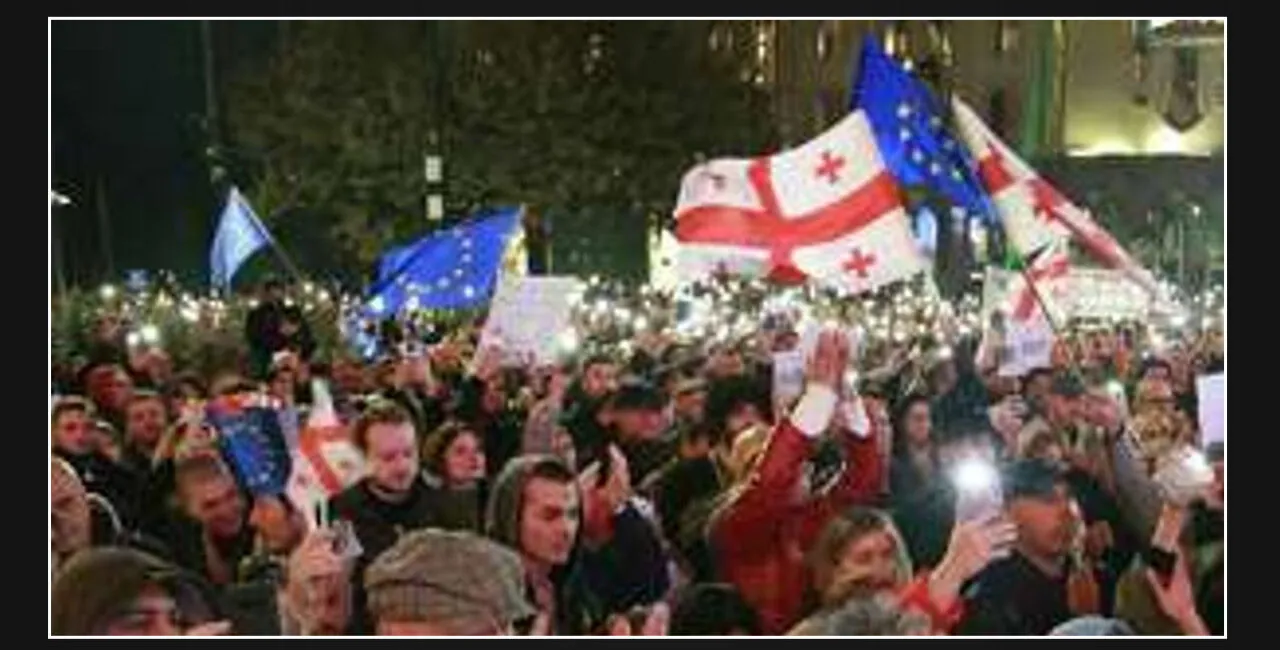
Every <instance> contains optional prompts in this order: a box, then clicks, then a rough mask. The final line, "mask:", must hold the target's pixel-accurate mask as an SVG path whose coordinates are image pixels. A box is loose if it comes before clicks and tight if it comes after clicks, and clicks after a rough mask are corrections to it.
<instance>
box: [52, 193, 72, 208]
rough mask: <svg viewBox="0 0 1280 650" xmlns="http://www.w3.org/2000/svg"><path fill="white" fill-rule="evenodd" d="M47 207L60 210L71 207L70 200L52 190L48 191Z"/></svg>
mask: <svg viewBox="0 0 1280 650" xmlns="http://www.w3.org/2000/svg"><path fill="white" fill-rule="evenodd" d="M49 205H51V206H53V207H55V208H61V207H63V206H67V205H71V199H69V198H67V197H66V196H65V195H63V194H59V193H58V192H56V191H54V190H49Z"/></svg>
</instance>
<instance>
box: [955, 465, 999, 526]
mask: <svg viewBox="0 0 1280 650" xmlns="http://www.w3.org/2000/svg"><path fill="white" fill-rule="evenodd" d="M951 480H952V482H954V483H955V486H956V492H957V494H958V498H957V501H956V520H957V521H973V520H980V519H986V518H988V517H992V516H995V515H997V514H999V513H1000V511H1001V510H1002V509H1003V508H1004V496H1003V494H1002V492H1001V488H1000V475H999V473H997V472H996V468H995V467H994V466H993V465H992V464H991V463H989V462H987V461H984V460H981V459H977V458H969V459H965V460H963V461H961V462H960V463H959V464H958V465H957V466H956V468H955V470H953V471H952V473H951Z"/></svg>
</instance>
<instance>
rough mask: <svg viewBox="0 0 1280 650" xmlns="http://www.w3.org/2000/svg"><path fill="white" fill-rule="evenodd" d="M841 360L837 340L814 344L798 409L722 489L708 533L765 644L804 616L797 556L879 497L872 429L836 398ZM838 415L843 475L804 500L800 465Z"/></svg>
mask: <svg viewBox="0 0 1280 650" xmlns="http://www.w3.org/2000/svg"><path fill="white" fill-rule="evenodd" d="M848 358H849V343H848V339H847V338H846V336H845V335H844V334H842V333H837V332H826V333H824V334H823V335H822V336H820V337H819V339H818V344H817V347H816V348H815V350H814V354H813V357H812V358H811V359H810V360H809V367H808V369H807V371H806V384H807V385H806V388H805V392H804V394H803V395H802V396H801V398H800V401H799V402H798V403H797V404H796V407H795V409H793V410H792V412H791V415H790V416H789V417H788V418H784V419H783V420H782V421H780V422H779V423H778V424H777V425H776V426H775V427H774V429H773V431H772V432H771V433H770V435H769V439H768V442H767V443H766V445H765V448H764V451H763V453H762V454H761V456H760V457H759V459H758V461H757V462H756V463H755V466H754V467H753V468H752V469H750V470H749V471H747V472H745V473H744V476H743V478H742V479H741V480H740V481H739V482H738V483H737V484H736V485H735V486H734V487H733V488H730V490H729V492H728V493H727V494H726V495H725V503H726V504H725V505H724V506H722V507H721V508H720V509H719V510H718V511H717V512H716V513H715V514H714V515H713V517H712V520H711V523H710V525H709V527H708V528H709V530H708V536H709V538H710V541H711V544H712V547H713V548H714V549H715V555H716V558H717V563H718V565H719V566H718V567H717V568H718V570H719V573H720V576H721V578H723V579H724V580H725V581H726V582H729V583H732V584H733V585H734V586H736V587H737V588H738V590H739V591H740V592H741V593H742V596H743V598H744V599H745V600H746V602H747V603H748V604H750V605H751V606H752V607H753V608H754V609H755V610H756V611H757V612H758V613H759V615H760V621H761V628H762V631H763V632H764V633H765V634H770V635H773V634H782V633H785V632H786V631H787V630H789V629H790V628H791V627H792V626H794V625H795V624H796V623H797V622H798V621H799V620H800V617H801V616H802V615H803V607H804V596H805V590H806V582H807V579H806V576H807V571H806V568H805V555H806V552H807V551H808V549H809V547H810V546H811V545H812V543H813V541H814V540H815V539H816V538H817V535H818V533H819V532H820V531H821V529H822V527H823V526H825V525H826V523H827V521H829V520H830V519H831V518H832V517H833V516H835V515H836V513H838V512H839V511H840V510H842V509H844V508H847V507H849V506H852V505H855V504H864V503H870V502H871V501H873V500H874V499H875V498H876V496H877V495H878V493H879V490H880V477H881V472H882V471H883V470H882V468H881V464H880V459H879V451H878V447H877V445H876V432H875V431H874V430H873V429H874V426H873V425H871V424H869V423H868V419H867V418H866V417H865V414H861V417H859V416H858V410H859V405H858V404H857V402H856V397H853V399H852V400H845V401H842V400H841V397H840V394H841V392H842V391H843V385H842V384H843V376H844V372H845V369H846V365H847V363H848ZM837 410H841V411H842V412H843V413H842V415H844V416H845V417H843V418H841V419H843V420H844V422H842V423H838V427H837V429H838V430H839V432H838V433H837V434H836V435H838V436H839V437H840V440H841V446H842V447H843V448H844V449H843V451H844V458H845V468H844V470H843V471H842V472H841V474H840V476H839V477H838V478H837V479H836V481H835V483H834V485H833V486H832V487H831V488H830V489H827V490H825V491H824V492H823V493H821V494H813V493H812V491H811V490H810V488H809V486H808V485H806V484H805V480H804V479H805V464H806V461H807V460H808V459H809V457H810V454H811V453H812V452H813V451H814V449H815V447H816V446H817V443H818V440H819V438H820V437H821V436H822V435H823V434H824V433H826V432H827V430H828V428H829V426H830V425H831V424H832V419H833V416H835V415H836V412H837Z"/></svg>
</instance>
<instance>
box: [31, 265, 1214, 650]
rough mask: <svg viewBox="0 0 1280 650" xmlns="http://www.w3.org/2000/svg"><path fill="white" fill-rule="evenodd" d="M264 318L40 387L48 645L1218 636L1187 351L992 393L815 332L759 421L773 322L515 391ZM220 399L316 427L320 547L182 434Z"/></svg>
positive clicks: (390, 336) (1130, 343) (531, 377)
mask: <svg viewBox="0 0 1280 650" xmlns="http://www.w3.org/2000/svg"><path fill="white" fill-rule="evenodd" d="M283 291H284V290H283V287H281V286H279V285H277V284H274V283H269V284H268V285H267V286H265V287H264V289H263V293H262V295H261V297H260V302H259V304H258V306H257V307H256V308H255V309H254V311H253V312H252V313H251V314H250V315H249V317H248V319H247V320H246V325H245V350H246V354H245V355H244V357H243V359H242V362H241V363H239V364H237V365H235V366H232V367H226V368H220V369H218V370H217V371H216V372H212V373H201V372H196V371H194V369H191V368H174V367H172V366H173V364H172V362H171V361H170V359H169V357H168V356H167V355H166V354H165V353H164V351H163V350H162V349H161V348H160V347H159V346H139V345H134V344H131V343H130V342H127V341H125V340H124V336H123V333H122V332H121V330H120V328H118V327H112V326H111V324H110V323H102V324H101V325H102V326H101V327H98V328H96V330H95V332H94V335H93V337H92V338H93V346H92V347H91V348H90V349H89V350H88V352H87V354H86V358H85V363H83V365H82V367H79V368H75V369H74V372H67V373H65V374H62V375H60V376H56V377H54V378H53V381H54V392H55V393H57V397H56V398H55V400H54V402H53V405H52V408H51V442H52V445H51V448H52V455H51V462H52V466H51V467H52V469H51V510H52V551H51V562H52V571H53V582H52V585H53V586H52V594H51V607H52V632H53V633H54V634H55V635H105V634H226V633H232V634H259V635H302V634H307V635H312V634H315V635H319V634H379V635H489V634H521V635H591V634H603V635H624V634H626V635H641V634H644V635H667V634H669V635H783V634H797V635H915V634H954V635H1046V634H1051V633H1052V634H1068V635H1070V634H1087V635H1097V634H1140V635H1164V634H1171V635H1205V634H1223V633H1224V627H1223V625H1224V623H1223V621H1224V610H1225V593H1224V586H1223V585H1224V557H1225V544H1224V534H1223V512H1224V488H1223V485H1224V483H1223V480H1224V478H1223V471H1224V470H1223V467H1224V465H1223V458H1224V451H1225V450H1224V446H1223V445H1222V444H1221V443H1217V444H1212V445H1206V444H1204V442H1205V441H1204V440H1203V439H1202V432H1201V431H1200V429H1199V424H1198V417H1197V415H1198V414H1197V409H1198V408H1199V406H1198V399H1197V395H1196V390H1197V388H1196V378H1197V377H1198V376H1202V375H1207V374H1213V373H1219V372H1222V369H1223V341H1222V336H1221V333H1220V332H1219V331H1216V330H1209V331H1205V332H1203V333H1198V334H1197V335H1196V336H1195V337H1193V338H1190V339H1189V340H1176V341H1172V342H1169V343H1167V344H1164V345H1162V346H1161V347H1159V348H1157V347H1155V346H1154V345H1153V344H1152V343H1151V342H1150V341H1149V340H1146V339H1143V338H1142V337H1137V336H1131V335H1129V333H1128V332H1123V331H1119V330H1117V329H1114V328H1112V329H1102V330H1098V331H1094V332H1088V333H1084V332H1073V333H1072V334H1070V335H1066V334H1065V333H1064V336H1063V337H1062V338H1060V339H1059V341H1058V345H1057V347H1056V348H1055V350H1054V354H1053V357H1052V362H1051V364H1050V366H1049V367H1043V368H1035V369H1033V370H1031V371H1029V372H1026V373H1025V374H1022V375H1021V376H1016V377H1011V376H1002V375H1001V374H1000V373H999V372H998V368H999V367H1000V365H1001V354H1002V353H1001V346H1000V345H999V342H998V341H997V342H996V343H995V344H991V343H990V340H988V341H987V344H983V345H980V344H979V337H980V334H981V332H972V333H969V334H968V335H967V336H966V335H961V336H957V337H955V338H954V340H953V341H952V342H951V344H950V345H946V346H943V345H935V346H932V347H930V348H929V349H927V350H923V351H922V349H921V348H920V347H919V346H918V345H916V342H914V341H894V340H893V339H888V340H884V341H877V342H875V343H874V344H866V341H859V340H858V335H854V336H852V337H851V336H849V335H848V332H849V331H850V329H849V328H848V327H843V326H842V329H840V330H839V331H834V330H827V331H824V332H823V333H822V334H821V335H820V336H818V337H817V340H816V341H814V342H812V343H811V344H810V346H809V347H811V349H806V350H805V352H806V357H807V358H806V363H805V369H804V379H803V384H802V385H803V389H802V390H801V391H800V393H799V395H779V394H778V391H777V390H775V389H776V388H777V387H776V385H775V373H774V368H773V364H774V359H775V358H776V357H775V355H776V354H778V353H780V352H786V351H791V350H796V349H799V348H801V347H803V345H804V344H803V342H802V338H803V337H802V336H801V334H802V333H801V331H800V329H801V328H800V327H799V323H795V322H789V321H788V320H787V319H764V318H761V319H756V320H755V321H753V322H736V323H734V326H733V328H729V327H728V324H726V325H725V327H723V328H720V329H719V330H716V328H714V327H712V328H707V329H706V330H704V331H701V332H695V333H693V334H691V335H690V334H688V333H685V332H682V333H681V335H679V336H677V335H676V334H675V331H676V327H675V326H674V323H664V322H662V321H661V319H659V318H656V317H655V318H650V319H649V322H647V323H645V324H644V326H642V327H634V328H632V329H631V330H628V331H626V332H613V333H612V334H611V335H610V337H606V338H602V339H599V340H589V339H587V338H584V340H583V344H582V345H581V346H580V348H579V349H578V350H577V353H576V354H572V355H568V354H567V355H565V356H564V358H563V359H562V360H561V361H559V362H556V363H547V364H534V363H523V364H517V365H512V364H511V363H509V362H508V360H507V359H508V356H509V355H505V354H504V350H503V349H501V347H500V346H496V345H489V346H481V345H479V342H480V323H471V322H463V323H458V324H456V325H452V326H450V327H449V328H444V327H442V326H441V327H436V328H435V329H434V330H433V331H432V332H431V335H430V336H426V335H425V334H423V333H422V332H421V330H419V329H415V328H412V327H395V326H390V325H389V326H387V327H384V328H383V329H382V331H381V332H379V335H380V339H381V346H380V349H381V352H380V354H379V355H378V356H377V357H375V358H371V359H364V358H361V357H359V356H356V355H353V354H350V353H347V352H345V351H343V350H338V349H325V348H322V347H320V346H318V345H317V343H316V340H315V337H313V336H312V334H311V329H310V328H311V325H310V324H309V323H308V319H307V318H306V317H304V315H303V314H302V313H301V311H299V310H298V309H297V308H296V307H291V306H289V305H287V304H286V303H285V302H284V296H283ZM635 311H636V312H637V313H639V312H640V311H641V308H636V309H635ZM854 324H856V323H844V325H847V326H851V325H854ZM730 329H731V331H730V332H729V334H730V335H725V333H724V330H730ZM713 330H715V331H714V332H713ZM861 331H864V332H865V329H864V330H861ZM851 339H852V340H851ZM588 343H590V344H589V345H588ZM317 385H320V386H323V387H325V388H324V390H323V391H322V393H323V395H322V396H320V395H321V393H318V392H317V391H316V390H315V387H316V386H317ZM244 395H257V396H260V397H261V398H262V399H263V400H266V401H267V402H269V403H270V404H273V405H275V406H276V407H277V408H279V409H281V410H289V411H291V412H293V413H295V414H297V415H296V417H297V418H298V419H299V421H305V420H306V415H307V412H308V410H309V409H311V408H313V407H318V406H319V402H321V401H323V402H324V404H325V408H328V407H329V406H331V407H332V409H333V411H334V413H335V414H336V416H337V418H338V419H339V421H340V422H341V425H342V427H343V429H342V430H343V435H345V436H349V439H350V441H351V442H352V443H353V444H354V445H355V447H356V448H358V449H359V451H360V452H361V455H362V456H363V459H364V463H365V466H366V475H365V476H364V478H362V479H361V480H359V481H358V482H356V483H354V484H352V485H350V486H348V487H346V488H345V489H344V490H342V491H341V492H340V493H337V494H335V495H334V496H333V498H332V499H330V500H329V502H328V503H327V504H326V507H325V508H323V510H324V516H323V518H322V519H323V520H322V521H319V524H320V525H318V526H316V525H309V523H308V518H311V517H313V516H314V513H311V512H307V511H305V508H303V507H300V505H299V504H296V503H294V502H292V501H291V499H290V498H289V497H288V496H286V495H285V494H283V493H281V494H274V495H270V494H262V493H254V492H251V491H250V490H248V489H247V488H246V486H245V485H244V482H243V480H241V479H242V477H240V476H239V475H238V474H237V472H236V471H234V467H232V466H231V465H232V464H233V459H231V458H229V457H228V455H227V454H226V453H224V451H223V449H222V448H221V447H220V446H219V444H218V438H219V431H218V430H217V428H216V427H215V426H213V425H212V424H211V423H210V422H208V421H206V420H205V419H204V418H203V417H202V415H201V414H202V413H203V412H204V411H203V404H205V403H206V402H207V401H208V400H211V399H216V398H218V397H221V396H244Z"/></svg>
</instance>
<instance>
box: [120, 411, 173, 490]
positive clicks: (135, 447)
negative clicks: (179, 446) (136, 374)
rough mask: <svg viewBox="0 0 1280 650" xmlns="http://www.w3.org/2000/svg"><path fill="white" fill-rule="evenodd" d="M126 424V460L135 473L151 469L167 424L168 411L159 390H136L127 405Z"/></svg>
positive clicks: (124, 460) (146, 471) (124, 461)
mask: <svg viewBox="0 0 1280 650" xmlns="http://www.w3.org/2000/svg"><path fill="white" fill-rule="evenodd" d="M125 416H126V421H127V426H126V429H125V445H124V455H123V464H124V466H125V467H127V468H128V469H129V470H130V471H132V472H133V473H134V475H135V476H139V477H145V475H146V474H148V473H150V471H151V466H152V463H153V461H154V459H155V454H156V448H157V447H158V446H159V445H160V438H161V437H162V436H163V435H164V430H165V429H166V428H168V426H169V421H168V413H167V412H166V409H165V404H164V400H163V399H162V398H161V396H160V394H159V393H155V392H151V391H137V392H136V393H134V395H133V397H132V398H131V399H130V400H129V404H128V406H127V407H126V408H125Z"/></svg>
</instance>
